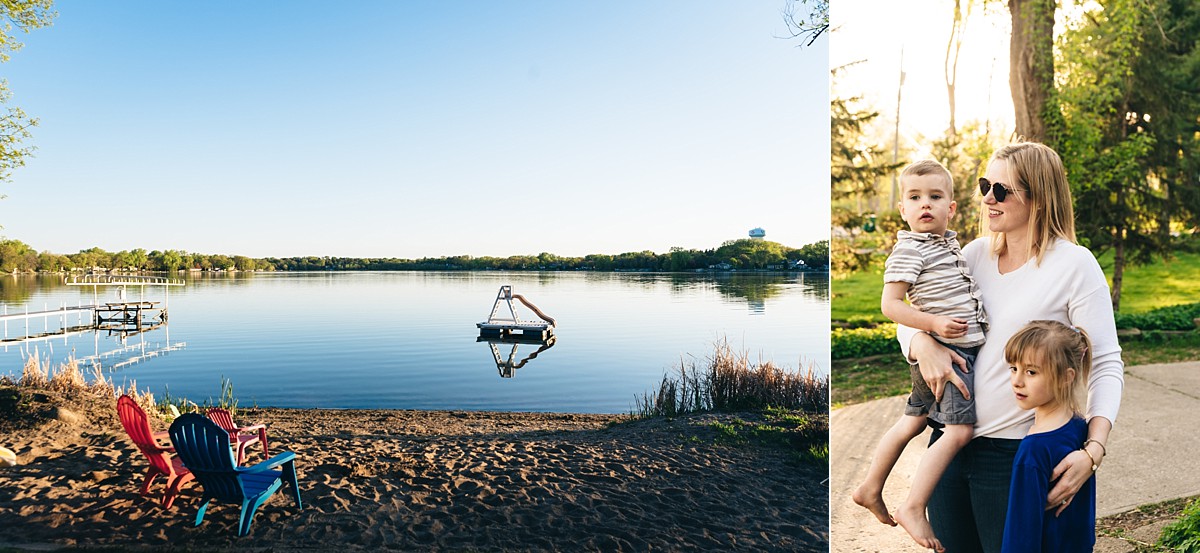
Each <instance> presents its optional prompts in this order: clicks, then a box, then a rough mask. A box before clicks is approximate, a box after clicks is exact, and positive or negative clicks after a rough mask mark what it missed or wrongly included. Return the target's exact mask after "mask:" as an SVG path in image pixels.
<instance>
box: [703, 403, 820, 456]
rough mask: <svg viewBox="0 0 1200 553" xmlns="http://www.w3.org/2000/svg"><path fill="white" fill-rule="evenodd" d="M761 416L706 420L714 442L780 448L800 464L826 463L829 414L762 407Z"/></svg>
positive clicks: (738, 445) (737, 445)
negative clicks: (712, 431)
mask: <svg viewBox="0 0 1200 553" xmlns="http://www.w3.org/2000/svg"><path fill="white" fill-rule="evenodd" d="M762 415H763V416H762V420H753V421H748V420H745V419H743V418H741V417H735V418H733V419H731V420H729V421H728V422H720V421H714V422H711V423H709V427H710V428H712V429H713V430H715V431H716V432H715V436H714V438H713V441H714V442H715V443H717V444H721V445H726V446H733V447H743V446H747V445H753V446H758V447H768V448H774V449H782V450H786V451H789V452H790V453H791V454H792V455H793V456H794V458H795V459H796V460H797V461H799V462H802V463H828V461H829V416H828V414H826V413H812V412H803V411H796V410H791V409H780V408H774V407H772V408H767V409H764V410H763V411H762Z"/></svg>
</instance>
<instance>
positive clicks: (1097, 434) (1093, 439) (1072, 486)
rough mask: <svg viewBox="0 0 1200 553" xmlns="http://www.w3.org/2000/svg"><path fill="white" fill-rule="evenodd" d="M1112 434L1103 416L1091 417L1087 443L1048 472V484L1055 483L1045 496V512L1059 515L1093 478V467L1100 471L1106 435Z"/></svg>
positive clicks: (1107, 421)
mask: <svg viewBox="0 0 1200 553" xmlns="http://www.w3.org/2000/svg"><path fill="white" fill-rule="evenodd" d="M1111 431H1112V421H1110V420H1108V419H1106V418H1104V417H1092V419H1091V420H1089V421H1088V441H1087V443H1084V444H1083V448H1082V449H1077V450H1075V451H1072V452H1071V453H1069V454H1067V456H1066V457H1063V460H1062V461H1059V463H1058V465H1056V466H1055V467H1054V471H1053V472H1051V473H1050V481H1051V482H1054V487H1053V488H1050V495H1048V496H1046V510H1047V511H1049V510H1050V509H1056V510H1055V511H1054V516H1058V515H1060V514H1062V512H1063V509H1066V508H1067V505H1070V504H1071V501H1072V500H1074V499H1075V494H1076V493H1079V489H1080V488H1082V487H1083V484H1084V483H1085V482H1087V480H1088V478H1091V477H1092V474H1093V472H1094V471H1093V470H1092V464H1093V463H1095V465H1096V468H1099V467H1100V463H1103V462H1104V457H1105V455H1107V454H1108V451H1107V450H1105V448H1104V445H1103V444H1104V443H1105V442H1107V441H1108V433H1109V432H1111ZM1056 480H1057V481H1056Z"/></svg>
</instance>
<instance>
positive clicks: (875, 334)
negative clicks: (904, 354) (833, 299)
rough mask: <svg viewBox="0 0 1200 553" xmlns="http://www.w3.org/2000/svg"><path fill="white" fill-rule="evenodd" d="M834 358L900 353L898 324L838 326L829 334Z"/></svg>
mask: <svg viewBox="0 0 1200 553" xmlns="http://www.w3.org/2000/svg"><path fill="white" fill-rule="evenodd" d="M829 339H830V348H831V356H832V358H833V359H856V358H859V357H868V356H871V355H883V354H897V355H898V354H900V344H899V343H897V342H896V324H895V323H886V324H881V325H879V326H876V327H874V328H837V329H834V330H833V331H832V332H831V333H830V336H829Z"/></svg>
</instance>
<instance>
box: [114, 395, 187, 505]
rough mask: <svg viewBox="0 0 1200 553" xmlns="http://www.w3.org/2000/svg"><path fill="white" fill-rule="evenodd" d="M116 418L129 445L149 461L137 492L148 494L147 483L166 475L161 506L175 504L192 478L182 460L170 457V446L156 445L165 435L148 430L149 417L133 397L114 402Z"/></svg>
mask: <svg viewBox="0 0 1200 553" xmlns="http://www.w3.org/2000/svg"><path fill="white" fill-rule="evenodd" d="M117 416H118V418H120V419H121V426H124V427H125V433H126V434H128V435H129V439H131V440H133V443H134V444H135V445H137V447H138V449H139V450H141V452H142V454H143V455H145V456H146V460H148V461H150V468H149V469H147V470H146V478H145V480H143V481H142V489H141V490H140V492H139V493H141V494H142V495H149V493H150V484H152V483H153V482H154V479H155V478H158V477H159V476H166V477H167V487H166V489H164V490H163V495H162V506H163V508H164V509H170V508H171V506H172V505H174V503H175V498H176V497H178V496H179V491H180V489H181V488H182V487H183V485H184V484H187V483H188V482H190V481H191V480H192V479H193V478H194V476H193V475H192V473H191V471H189V470H188V469H186V468H184V466H183V461H181V460H180V459H179V457H176V456H175V455H173V454H174V453H175V449H174V448H173V447H171V446H166V445H162V444H160V443H158V440H159V439H162V440H167V439H169V438H168V436H167V433H166V432H154V431H153V430H151V429H150V418H149V417H147V416H146V412H145V411H143V410H142V408H141V406H139V405H138V404H137V402H136V401H134V400H133V398H131V397H129V396H127V395H123V396H121V397H120V398H119V399H117Z"/></svg>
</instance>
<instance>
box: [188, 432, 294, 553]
mask: <svg viewBox="0 0 1200 553" xmlns="http://www.w3.org/2000/svg"><path fill="white" fill-rule="evenodd" d="M168 432H169V433H170V436H171V443H172V444H174V445H175V452H176V453H177V454H178V455H179V458H180V459H182V460H183V465H184V466H185V467H187V468H188V470H190V471H192V474H194V475H195V476H196V480H198V481H200V484H201V486H203V488H204V502H203V503H201V504H200V512H198V513H196V526H199V525H200V523H202V522H204V512H205V511H206V510H207V509H208V504H209V502H210V501H212V500H213V499H216V500H218V501H225V502H230V503H237V502H241V504H242V514H241V518H240V519H239V520H238V535H239V536H245V535H247V534H249V533H250V523H251V522H252V521H253V520H254V513H255V512H256V511H258V508H259V506H261V505H262V504H263V503H264V502H266V500H267V499H269V498H270V497H271V494H274V493H275V491H276V490H278V489H279V488H280V487H281V486H282V485H283V484H284V483H286V484H287V485H288V487H289V489H290V491H291V492H292V497H294V498H295V499H296V507H297V508H299V509H303V508H304V505H303V504H302V503H301V502H300V486H299V483H298V482H297V481H296V454H295V453H293V452H291V451H285V452H283V453H280V454H278V455H276V456H274V457H271V458H270V459H267V460H266V461H263V462H261V463H259V464H257V465H254V466H251V467H239V466H238V465H237V462H236V460H235V459H234V457H233V450H232V449H230V447H229V432H228V431H227V430H225V429H223V428H221V427H220V426H218V425H217V423H215V422H213V421H212V420H209V418H208V417H205V416H203V415H199V414H196V413H187V414H183V415H180V416H179V417H178V418H176V419H175V422H173V423H171V429H170V430H169V431H168ZM280 467H281V468H282V469H281V470H273V469H276V468H280Z"/></svg>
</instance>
